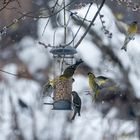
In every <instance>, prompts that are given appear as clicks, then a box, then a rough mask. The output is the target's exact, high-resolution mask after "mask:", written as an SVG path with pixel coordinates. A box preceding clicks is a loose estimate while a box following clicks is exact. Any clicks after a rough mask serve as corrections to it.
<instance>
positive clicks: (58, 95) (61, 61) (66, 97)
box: [50, 46, 77, 110]
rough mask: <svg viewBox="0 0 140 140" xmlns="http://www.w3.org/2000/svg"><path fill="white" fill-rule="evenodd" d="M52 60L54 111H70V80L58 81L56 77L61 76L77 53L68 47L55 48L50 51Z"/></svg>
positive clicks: (71, 81)
mask: <svg viewBox="0 0 140 140" xmlns="http://www.w3.org/2000/svg"><path fill="white" fill-rule="evenodd" d="M50 52H51V53H52V54H53V58H54V70H55V74H54V75H55V77H56V78H55V80H54V84H55V90H54V98H53V100H54V103H53V109H54V110H71V91H72V83H73V80H72V79H64V80H60V78H59V77H57V76H58V75H61V74H62V72H63V71H64V69H66V68H67V67H68V66H69V65H71V64H73V61H74V60H73V59H74V54H76V53H77V51H76V50H75V48H73V47H71V46H68V47H65V48H63V47H56V48H53V49H51V51H50Z"/></svg>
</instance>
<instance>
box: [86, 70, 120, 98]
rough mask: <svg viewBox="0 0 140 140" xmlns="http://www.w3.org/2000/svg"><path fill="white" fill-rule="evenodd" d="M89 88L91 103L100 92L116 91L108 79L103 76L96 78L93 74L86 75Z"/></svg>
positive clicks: (113, 84) (115, 87)
mask: <svg viewBox="0 0 140 140" xmlns="http://www.w3.org/2000/svg"><path fill="white" fill-rule="evenodd" d="M88 80H89V87H90V89H91V91H92V98H93V101H94V100H96V98H97V96H98V94H99V93H100V92H101V91H105V92H110V93H111V92H115V90H116V89H117V86H116V84H115V83H114V82H113V81H112V80H111V79H109V78H107V77H104V76H98V77H96V76H95V75H94V74H93V73H91V72H89V73H88Z"/></svg>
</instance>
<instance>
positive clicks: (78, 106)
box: [71, 91, 81, 120]
mask: <svg viewBox="0 0 140 140" xmlns="http://www.w3.org/2000/svg"><path fill="white" fill-rule="evenodd" d="M71 94H72V96H73V109H74V114H73V116H72V118H71V120H74V118H75V116H76V114H77V113H78V116H80V115H81V114H80V110H81V98H80V97H79V95H78V93H77V92H76V91H72V92H71Z"/></svg>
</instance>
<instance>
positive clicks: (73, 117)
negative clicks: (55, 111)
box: [71, 111, 77, 120]
mask: <svg viewBox="0 0 140 140" xmlns="http://www.w3.org/2000/svg"><path fill="white" fill-rule="evenodd" d="M76 114H77V112H76V111H74V114H73V116H72V118H71V120H74V119H75V116H76Z"/></svg>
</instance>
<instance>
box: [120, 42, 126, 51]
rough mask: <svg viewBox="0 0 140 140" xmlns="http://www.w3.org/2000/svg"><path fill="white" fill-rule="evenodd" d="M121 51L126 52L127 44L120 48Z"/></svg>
mask: <svg viewBox="0 0 140 140" xmlns="http://www.w3.org/2000/svg"><path fill="white" fill-rule="evenodd" d="M121 50H124V51H127V43H125V44H124V45H123V46H122V48H121Z"/></svg>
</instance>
